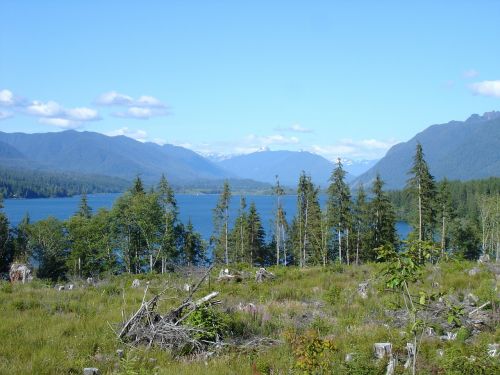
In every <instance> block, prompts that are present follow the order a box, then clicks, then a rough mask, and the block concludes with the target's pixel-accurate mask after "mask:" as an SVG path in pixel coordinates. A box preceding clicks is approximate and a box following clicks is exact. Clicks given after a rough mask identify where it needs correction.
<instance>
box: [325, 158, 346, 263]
mask: <svg viewBox="0 0 500 375" xmlns="http://www.w3.org/2000/svg"><path fill="white" fill-rule="evenodd" d="M345 176H346V172H345V171H344V169H343V167H342V161H341V160H340V158H339V159H338V160H337V166H336V168H335V169H334V171H333V173H332V176H331V177H330V181H331V183H330V186H329V187H328V203H327V212H328V221H329V226H330V228H332V229H333V230H334V232H335V234H336V236H337V243H338V259H339V262H342V248H343V246H342V242H343V241H344V242H345V246H344V248H345V249H346V260H347V263H348V264H349V246H348V243H349V228H350V223H351V192H350V190H349V186H348V185H347V184H346V182H345Z"/></svg>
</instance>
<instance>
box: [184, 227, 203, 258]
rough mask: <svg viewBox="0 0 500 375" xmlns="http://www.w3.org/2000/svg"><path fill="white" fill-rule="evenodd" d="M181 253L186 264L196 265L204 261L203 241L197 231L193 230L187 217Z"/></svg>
mask: <svg viewBox="0 0 500 375" xmlns="http://www.w3.org/2000/svg"><path fill="white" fill-rule="evenodd" d="M183 235H184V238H183V244H182V253H183V254H184V257H185V260H186V263H187V265H188V266H198V265H201V264H203V263H204V262H205V243H204V242H203V240H202V239H201V236H200V234H199V233H197V232H195V230H194V228H193V223H192V222H191V219H189V221H188V223H187V226H186V230H185V231H184V233H183Z"/></svg>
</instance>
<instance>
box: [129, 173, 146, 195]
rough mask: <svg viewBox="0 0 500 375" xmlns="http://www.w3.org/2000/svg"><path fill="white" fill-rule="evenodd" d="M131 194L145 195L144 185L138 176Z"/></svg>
mask: <svg viewBox="0 0 500 375" xmlns="http://www.w3.org/2000/svg"><path fill="white" fill-rule="evenodd" d="M131 192H132V194H133V195H137V194H144V192H145V190H144V184H143V183H142V180H141V178H140V177H139V176H137V177H136V178H135V180H134V184H133V186H132V189H131Z"/></svg>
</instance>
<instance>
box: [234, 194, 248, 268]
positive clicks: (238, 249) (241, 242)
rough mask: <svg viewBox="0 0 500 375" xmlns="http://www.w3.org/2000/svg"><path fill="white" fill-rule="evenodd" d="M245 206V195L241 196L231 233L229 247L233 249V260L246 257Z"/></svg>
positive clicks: (240, 259) (246, 230) (241, 259)
mask: <svg viewBox="0 0 500 375" xmlns="http://www.w3.org/2000/svg"><path fill="white" fill-rule="evenodd" d="M246 208H247V203H246V200H245V197H244V196H241V197H240V208H239V210H238V216H237V217H236V220H235V222H234V228H233V231H232V233H231V247H232V248H233V249H235V251H234V259H233V260H234V261H235V262H241V261H243V260H244V259H245V258H247V253H248V251H247V250H248V237H249V229H248V217H247V212H246Z"/></svg>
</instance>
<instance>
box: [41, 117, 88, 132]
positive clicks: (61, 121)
mask: <svg viewBox="0 0 500 375" xmlns="http://www.w3.org/2000/svg"><path fill="white" fill-rule="evenodd" d="M38 122H40V123H42V124H45V125H51V126H56V127H58V128H62V129H77V128H79V127H80V126H81V124H80V123H79V122H76V121H72V120H68V119H67V118H58V117H42V118H40V119H39V120H38Z"/></svg>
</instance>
